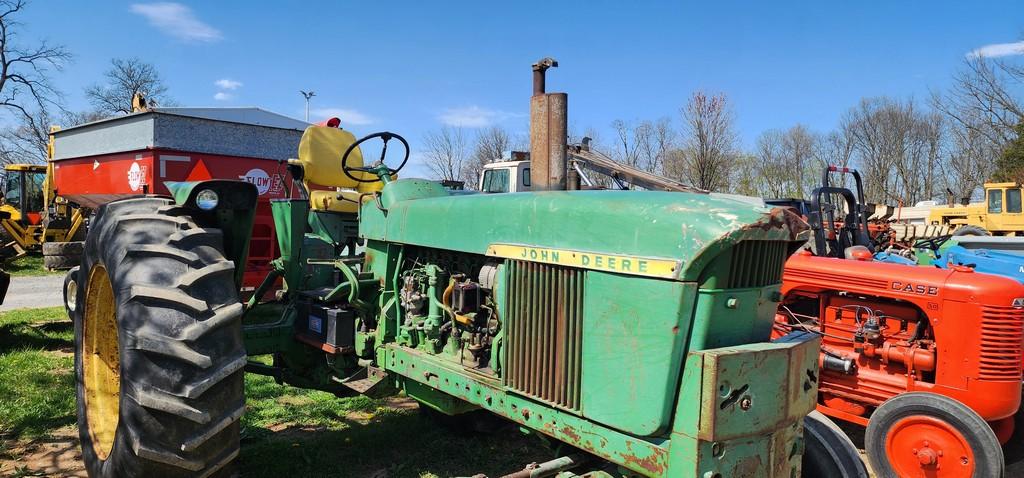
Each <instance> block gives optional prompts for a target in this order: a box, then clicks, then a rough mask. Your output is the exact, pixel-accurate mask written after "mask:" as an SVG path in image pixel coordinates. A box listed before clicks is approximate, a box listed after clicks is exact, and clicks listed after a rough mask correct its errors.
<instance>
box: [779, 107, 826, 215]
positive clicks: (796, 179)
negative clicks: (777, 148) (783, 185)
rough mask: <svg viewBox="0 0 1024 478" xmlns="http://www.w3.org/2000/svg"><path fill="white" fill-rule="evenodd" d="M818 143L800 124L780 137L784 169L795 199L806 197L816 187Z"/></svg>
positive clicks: (816, 138)
mask: <svg viewBox="0 0 1024 478" xmlns="http://www.w3.org/2000/svg"><path fill="white" fill-rule="evenodd" d="M818 142H819V138H818V136H817V135H816V134H814V133H812V132H811V131H810V130H808V129H807V127H806V126H804V125H802V124H797V125H796V126H793V127H792V128H789V129H788V130H786V132H785V134H783V136H782V147H783V156H784V157H785V160H786V162H785V167H786V171H787V172H788V176H789V179H790V181H791V187H790V190H791V191H792V194H793V195H794V196H795V197H798V198H805V197H808V196H809V195H810V193H811V191H812V190H814V188H815V187H817V185H818V182H819V178H820V176H819V172H820V171H821V167H820V164H819V162H818V160H817V156H816V152H817V149H818Z"/></svg>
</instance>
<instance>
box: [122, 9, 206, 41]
mask: <svg viewBox="0 0 1024 478" xmlns="http://www.w3.org/2000/svg"><path fill="white" fill-rule="evenodd" d="M131 11H132V13H137V14H139V15H142V16H143V17H146V20H149V23H150V25H153V26H154V27H156V28H157V29H158V30H160V31H162V32H164V33H166V34H168V35H171V36H173V37H176V38H178V39H180V40H184V41H187V42H214V41H217V40H220V39H221V38H222V35H221V33H220V30H217V29H216V28H213V27H211V26H210V25H207V24H205V23H203V22H202V21H200V20H199V19H198V18H196V16H195V14H193V13H192V9H191V8H189V7H187V6H185V5H182V4H180V3H174V2H156V3H135V4H132V6H131Z"/></svg>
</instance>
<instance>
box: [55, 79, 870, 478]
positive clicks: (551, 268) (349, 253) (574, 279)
mask: <svg viewBox="0 0 1024 478" xmlns="http://www.w3.org/2000/svg"><path fill="white" fill-rule="evenodd" d="M535 71H536V70H535ZM539 72H540V74H543V65H542V67H541V68H540V71H539ZM541 84H543V82H541ZM540 94H543V93H542V92H541V93H540ZM563 96H564V95H563ZM537 98H538V97H537V96H535V97H534V100H535V102H536V101H537ZM556 107H557V105H556ZM544 116H546V117H548V118H554V117H557V116H558V115H544ZM561 118H562V120H564V118H565V117H564V115H563V116H561ZM535 126H538V125H535ZM562 126H563V128H564V125H562ZM535 129H536V130H538V131H551V128H550V127H544V126H543V125H541V126H540V127H538V128H535ZM562 131H564V129H562ZM550 136H551V137H552V138H554V141H555V142H556V144H557V141H559V136H561V138H560V141H562V144H564V141H565V138H564V135H560V134H554V135H550ZM371 141H373V142H375V143H377V142H378V141H379V143H377V145H378V147H380V159H379V160H377V161H375V162H373V163H372V164H370V165H369V166H364V165H363V160H362V153H363V151H364V148H366V147H367V144H369V143H370V142H371ZM537 141H538V139H537V138H534V142H535V143H536V142H537ZM380 143H383V146H382V147H381V146H380ZM400 149H404V151H401V152H402V153H404V159H402V160H401V165H397V166H396V167H394V168H391V167H389V166H387V165H386V164H385V155H386V154H388V153H391V154H394V153H395V152H396V150H400ZM551 151H552V157H556V156H557V153H558V150H557V149H556V148H552V149H551ZM563 153H564V150H563ZM406 159H408V145H407V144H406V142H405V140H404V139H402V138H401V137H400V136H398V135H396V134H393V133H387V132H383V133H376V134H372V135H369V136H367V137H364V138H362V139H360V140H359V141H356V140H355V138H354V137H353V136H352V134H351V133H349V132H347V131H343V130H340V129H337V128H330V127H321V126H312V127H310V128H309V129H308V130H307V131H306V133H305V135H304V137H303V139H302V141H301V144H300V148H299V158H298V159H297V160H295V161H293V162H292V164H291V170H292V175H293V177H295V178H297V180H301V181H302V182H303V185H302V186H301V187H300V185H298V184H296V185H295V186H296V187H297V189H298V190H299V191H300V194H298V196H296V197H293V198H291V199H282V200H277V201H275V202H274V203H273V208H274V210H273V211H274V215H275V220H276V222H277V226H278V229H277V230H278V231H279V235H278V237H279V239H280V242H281V243H280V246H281V251H282V256H281V257H280V258H279V259H277V260H276V261H274V266H275V272H274V273H273V274H272V275H271V276H269V277H268V278H267V282H266V284H271V283H273V282H274V281H275V280H276V279H277V278H278V277H283V280H284V283H285V286H286V291H285V293H284V295H283V297H282V298H281V300H280V301H279V302H276V303H270V304H257V303H256V300H257V299H255V298H258V297H261V296H262V294H261V293H256V294H254V295H253V297H255V298H254V299H251V300H250V302H249V303H248V304H242V303H241V302H239V300H238V293H237V286H238V282H239V279H240V274H241V272H242V271H241V267H240V265H241V264H244V261H241V260H240V259H241V258H243V257H245V252H246V247H247V245H246V242H247V239H248V236H247V234H248V231H250V230H251V227H250V226H251V224H250V222H251V220H252V205H253V204H254V201H255V200H256V191H255V188H254V186H252V185H250V184H247V183H242V182H237V181H206V182H201V183H177V184H173V185H171V189H172V191H174V198H173V199H171V198H162V197H142V198H136V199H127V200H121V201H117V202H112V203H110V204H107V205H105V206H103V207H102V208H101V209H100V210H99V212H98V216H97V218H96V220H95V223H94V225H93V227H92V228H91V229H90V232H89V237H88V239H87V241H86V254H85V262H84V264H83V266H82V268H81V269H80V270H79V272H78V278H79V281H80V283H81V284H83V287H82V288H83V292H82V293H80V294H78V304H77V307H76V308H75V312H74V314H76V320H75V323H76V337H75V339H76V374H77V378H78V407H79V415H78V416H79V427H80V430H81V441H82V450H83V459H84V461H85V464H86V466H87V468H88V470H89V473H90V475H91V476H94V477H114V476H119V477H123V476H161V477H178V476H181V477H184V476H213V475H220V474H228V473H230V472H231V464H232V462H233V460H234V459H235V457H236V456H237V454H238V451H239V422H238V420H239V417H240V416H241V414H242V412H243V410H244V407H245V404H244V397H243V393H242V390H243V389H242V373H243V369H248V370H249V371H252V372H257V373H264V374H271V375H274V376H275V377H277V378H279V379H280V380H282V381H284V382H287V383H290V384H293V385H296V386H301V387H310V388H317V389H322V390H327V391H330V392H334V393H337V394H339V395H352V394H357V393H365V394H368V395H372V396H378V395H381V394H385V393H394V392H395V391H403V392H404V393H405V394H407V395H408V396H409V397H412V398H414V399H415V400H417V401H419V403H420V406H421V407H423V408H426V409H430V410H433V411H435V412H437V413H440V414H444V415H461V414H466V413H482V412H490V413H492V414H495V415H497V416H500V417H503V418H504V419H506V420H508V421H511V422H513V423H515V424H518V425H519V426H520V427H522V428H523V429H524V430H529V431H531V432H533V433H537V434H540V435H543V436H546V437H548V438H551V439H553V440H555V441H557V442H561V443H563V446H562V447H561V448H562V449H563V450H568V451H569V452H568V453H566V454H565V455H564V456H561V457H559V458H558V459H556V460H553V461H550V462H546V463H542V464H540V465H538V466H537V467H535V468H534V469H533V470H532V471H530V472H523V473H526V474H529V475H530V476H554V475H555V474H557V475H558V476H559V477H562V478H569V477H573V476H582V475H584V474H586V476H588V477H612V476H617V477H622V476H630V477H635V476H645V477H673V478H674V477H702V478H723V477H730V478H734V477H787V478H788V477H793V476H799V475H800V473H801V468H803V470H804V472H805V476H865V474H864V469H863V465H862V464H861V463H860V462H859V460H858V458H857V455H856V451H855V450H854V449H853V448H852V446H851V445H850V444H849V441H848V440H845V437H844V436H842V434H841V433H837V432H836V430H835V428H834V424H831V423H830V422H829V421H828V419H827V418H824V417H823V416H820V415H819V414H814V413H812V411H813V409H814V406H815V398H816V394H817V387H818V380H819V379H818V352H819V343H820V339H819V337H818V336H817V335H816V334H811V333H806V332H802V331H797V332H795V333H793V334H788V335H787V336H786V337H784V338H783V339H781V340H779V341H776V342H769V341H768V339H769V336H770V335H771V330H772V325H773V320H774V315H775V310H776V307H777V300H778V298H779V288H780V284H781V275H782V266H783V262H784V261H785V258H786V257H787V256H788V255H789V254H790V252H791V251H792V250H793V249H794V248H795V247H796V245H797V244H799V243H801V242H802V241H804V240H806V238H805V237H803V235H802V230H803V227H804V226H803V223H802V222H801V221H799V220H797V219H795V218H793V217H792V216H790V215H788V213H786V212H784V211H782V210H773V211H769V210H767V209H765V208H762V207H759V206H755V205H752V204H749V203H744V202H740V201H736V200H733V199H729V198H725V197H718V196H714V195H710V194H704V193H686V194H681V193H668V192H649V191H648V192H639V191H633V192H622V191H562V190H547V191H543V189H554V188H555V187H557V181H554V182H549V181H548V180H549V179H550V177H551V176H550V175H549V174H548V173H549V172H550V171H551V170H548V171H544V172H543V173H541V172H538V176H536V177H535V178H534V179H535V181H534V185H535V186H537V189H541V190H542V191H535V192H529V193H521V194H492V195H484V194H462V193H455V192H451V191H448V190H446V189H445V188H443V187H442V186H441V185H440V184H439V183H437V182H433V181H427V180H420V179H396V173H397V172H398V170H399V169H401V167H402V165H404V163H405V160H406ZM537 164H538V163H535V164H534V167H535V171H537V170H538V167H537ZM563 164H564V163H563ZM563 174H564V171H563ZM552 183H554V184H555V185H552ZM546 186H547V187H546ZM232 279H233V280H232ZM260 308H267V309H266V310H268V311H271V312H273V311H277V312H278V316H277V317H278V318H277V319H276V320H273V321H270V322H268V321H266V320H260V319H256V318H254V316H255V311H259V310H260ZM250 311H254V312H253V313H250ZM263 315H266V314H263ZM243 316H244V317H243ZM262 354H272V355H273V357H274V358H273V362H272V364H269V365H268V364H264V363H255V362H253V363H249V364H248V366H247V355H262ZM809 413H811V417H810V418H808V419H805V417H807V416H808V414H809ZM805 424H806V425H805ZM396 439H401V438H400V437H396ZM531 461H532V460H531ZM297 466H298V467H299V468H301V464H299V465H297ZM338 467H339V468H338V473H339V474H340V475H345V474H346V472H345V468H344V467H345V464H344V463H339V464H338ZM299 468H297V471H300V472H301V470H300V469H299ZM521 476H526V475H525V474H523V475H521Z"/></svg>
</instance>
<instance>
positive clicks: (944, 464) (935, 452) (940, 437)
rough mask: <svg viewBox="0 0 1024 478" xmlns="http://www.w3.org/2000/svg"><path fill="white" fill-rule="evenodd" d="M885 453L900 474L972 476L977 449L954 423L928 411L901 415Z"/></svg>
mask: <svg viewBox="0 0 1024 478" xmlns="http://www.w3.org/2000/svg"><path fill="white" fill-rule="evenodd" d="M885 454H886V456H887V457H888V459H889V464H890V465H891V466H892V468H893V471H895V472H896V475H897V476H900V477H907V478H912V477H927V478H947V477H964V476H966V477H969V476H972V475H973V474H974V468H975V466H974V451H973V450H972V449H971V445H970V444H969V443H967V439H966V438H964V436H963V434H961V433H960V432H959V431H957V429H956V428H954V427H953V425H950V424H949V423H947V422H945V421H943V420H941V419H938V418H935V417H929V416H924V415H914V416H910V417H906V418H901V419H900V420H898V421H897V422H896V423H894V424H893V425H892V427H891V428H890V429H889V433H888V434H886V437H885Z"/></svg>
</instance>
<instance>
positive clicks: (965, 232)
mask: <svg viewBox="0 0 1024 478" xmlns="http://www.w3.org/2000/svg"><path fill="white" fill-rule="evenodd" d="M991 235H992V233H991V232H988V230H987V229H985V228H984V227H981V226H960V227H958V228H957V230H956V231H953V236H954V237H958V236H991Z"/></svg>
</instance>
